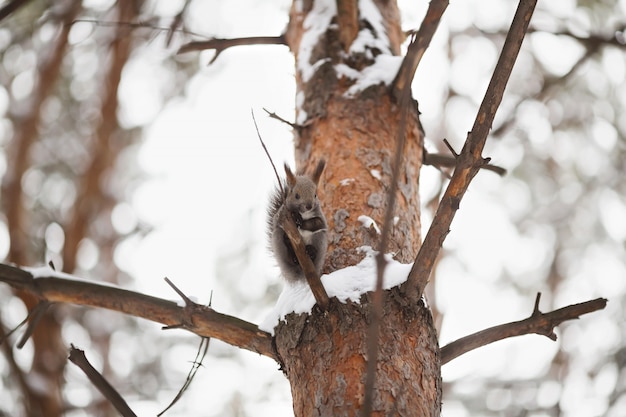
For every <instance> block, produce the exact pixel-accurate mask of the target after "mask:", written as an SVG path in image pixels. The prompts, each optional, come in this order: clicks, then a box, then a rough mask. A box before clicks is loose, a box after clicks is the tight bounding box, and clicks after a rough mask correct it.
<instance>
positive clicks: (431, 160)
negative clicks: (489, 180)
mask: <svg viewBox="0 0 626 417" xmlns="http://www.w3.org/2000/svg"><path fill="white" fill-rule="evenodd" d="M422 163H423V164H424V165H430V166H434V167H437V168H441V167H446V168H453V167H455V166H456V158H455V157H454V156H450V155H443V154H440V153H430V152H427V151H426V150H425V149H424V156H423V158H422ZM480 168H481V169H486V170H487V171H492V172H495V173H496V174H498V175H500V176H502V175H504V174H506V169H505V168H502V167H499V166H497V165H491V164H487V165H483V166H481V167H480Z"/></svg>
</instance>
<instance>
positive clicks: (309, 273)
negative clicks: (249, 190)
mask: <svg viewBox="0 0 626 417" xmlns="http://www.w3.org/2000/svg"><path fill="white" fill-rule="evenodd" d="M282 224H283V230H284V231H285V233H286V234H287V237H288V238H289V241H290V242H291V245H292V246H293V251H294V252H295V254H296V258H297V259H298V263H300V267H301V268H302V272H304V276H305V277H306V280H307V282H308V283H309V287H311V291H312V292H313V296H314V297H315V301H316V302H317V304H318V305H319V306H320V308H321V309H322V310H324V311H326V310H328V304H329V303H330V299H329V298H328V294H327V293H326V288H324V285H322V281H321V280H320V277H319V275H317V271H316V270H315V266H314V265H313V261H312V260H311V258H309V255H307V253H306V247H305V245H304V242H303V241H302V235H300V232H299V231H298V226H296V224H295V223H294V221H293V218H291V216H285V218H284V222H283V223H282Z"/></svg>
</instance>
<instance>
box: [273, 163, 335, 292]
mask: <svg viewBox="0 0 626 417" xmlns="http://www.w3.org/2000/svg"><path fill="white" fill-rule="evenodd" d="M325 165H326V161H325V160H324V159H322V160H320V161H319V162H318V164H317V166H316V167H315V171H314V172H313V174H312V175H311V176H308V175H295V174H294V173H293V172H292V171H291V169H290V168H289V166H288V165H287V164H285V174H286V179H285V180H283V181H282V189H281V188H280V186H279V187H277V188H276V190H275V191H274V193H273V194H272V196H271V198H270V205H269V208H268V210H267V225H268V230H267V233H268V238H269V246H270V250H271V251H272V253H273V254H274V257H275V258H276V262H277V263H278V266H279V267H280V270H281V272H282V275H283V276H284V277H285V279H286V280H287V281H288V282H291V283H295V282H297V281H300V280H302V279H305V276H304V272H303V271H302V267H301V266H300V263H299V262H298V259H297V257H296V254H295V252H294V249H293V246H292V245H291V242H290V241H289V238H288V237H287V234H286V233H285V231H284V230H283V224H284V221H285V220H284V219H285V216H291V217H292V219H293V220H294V223H295V224H296V226H297V227H298V231H299V232H300V235H301V236H302V241H303V242H304V245H305V247H306V253H307V255H308V256H309V258H311V261H313V265H314V266H315V270H316V271H317V274H318V275H320V274H321V272H322V267H323V266H324V259H325V257H326V249H327V247H328V240H327V236H326V233H327V231H328V225H327V223H326V218H325V217H324V213H322V209H321V207H320V201H319V199H318V198H317V185H318V183H319V180H320V177H321V176H322V172H323V171H324V167H325Z"/></svg>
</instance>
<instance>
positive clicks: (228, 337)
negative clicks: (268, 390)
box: [0, 264, 277, 360]
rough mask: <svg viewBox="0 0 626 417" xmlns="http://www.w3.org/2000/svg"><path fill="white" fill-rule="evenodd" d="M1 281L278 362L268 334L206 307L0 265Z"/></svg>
mask: <svg viewBox="0 0 626 417" xmlns="http://www.w3.org/2000/svg"><path fill="white" fill-rule="evenodd" d="M0 281H2V282H6V283H7V284H9V285H10V286H12V287H13V288H17V289H20V290H23V291H26V292H29V293H31V294H34V295H36V296H38V297H39V298H41V299H43V300H46V301H49V302H51V303H71V304H79V305H86V306H92V307H102V308H106V309H109V310H114V311H119V312H121V313H125V314H129V315H131V316H135V317H141V318H144V319H147V320H151V321H154V322H157V323H162V324H164V325H166V326H177V327H181V328H184V329H186V330H189V331H190V332H193V333H195V334H197V335H199V336H203V337H213V338H216V339H219V340H222V341H224V342H226V343H229V344H231V345H234V346H237V347H240V348H242V349H247V350H250V351H252V352H257V353H260V354H261V355H264V356H267V357H270V358H272V359H275V360H277V356H276V353H275V351H274V348H273V347H272V337H271V335H270V334H269V333H266V332H264V331H261V330H259V328H258V327H257V326H256V325H255V324H252V323H249V322H247V321H244V320H241V319H238V318H236V317H233V316H228V315H226V314H222V313H218V312H217V311H215V310H213V309H212V308H209V307H204V306H199V305H196V306H197V307H196V308H191V309H190V308H188V307H187V306H185V307H181V306H179V305H177V304H176V303H175V302H173V301H168V300H163V299H161V298H157V297H151V296H149V295H145V294H141V293H137V292H134V291H129V290H125V289H122V288H118V287H115V286H109V285H100V284H97V283H95V282H89V281H81V280H79V279H72V277H70V276H68V275H65V274H58V273H54V272H53V271H50V276H46V277H37V278H35V277H33V275H32V274H31V273H29V272H27V271H24V270H22V269H20V268H16V267H13V266H10V265H5V264H0Z"/></svg>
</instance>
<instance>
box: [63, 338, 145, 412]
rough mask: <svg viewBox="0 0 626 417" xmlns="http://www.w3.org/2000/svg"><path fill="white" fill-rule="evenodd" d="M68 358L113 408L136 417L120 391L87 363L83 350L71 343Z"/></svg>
mask: <svg viewBox="0 0 626 417" xmlns="http://www.w3.org/2000/svg"><path fill="white" fill-rule="evenodd" d="M68 359H69V360H70V362H72V363H73V364H74V365H76V366H78V367H79V368H80V369H81V370H82V371H83V372H84V373H85V375H87V378H89V380H90V381H91V383H92V384H93V385H94V386H95V387H96V388H98V391H100V392H101V393H102V395H104V396H105V398H106V399H107V400H109V401H110V402H111V404H113V406H114V407H115V409H116V410H117V411H119V412H120V414H121V415H122V416H124V417H137V414H135V413H134V412H133V410H131V409H130V407H129V406H128V404H127V403H126V401H124V398H122V396H121V395H120V393H119V392H117V391H116V390H115V388H113V387H112V386H111V384H109V382H108V381H107V380H106V379H105V378H104V376H102V374H101V373H100V372H98V371H97V370H96V368H94V367H93V366H92V365H91V363H89V361H88V360H87V357H86V356H85V352H84V351H82V350H80V349H78V348H76V347H75V346H74V345H71V348H70V355H69V357H68Z"/></svg>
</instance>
